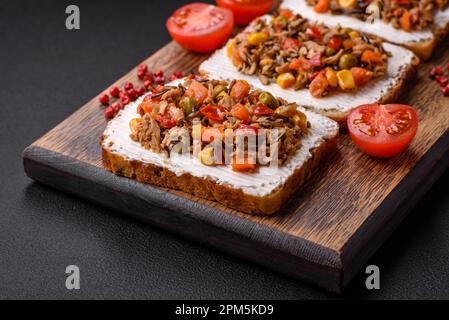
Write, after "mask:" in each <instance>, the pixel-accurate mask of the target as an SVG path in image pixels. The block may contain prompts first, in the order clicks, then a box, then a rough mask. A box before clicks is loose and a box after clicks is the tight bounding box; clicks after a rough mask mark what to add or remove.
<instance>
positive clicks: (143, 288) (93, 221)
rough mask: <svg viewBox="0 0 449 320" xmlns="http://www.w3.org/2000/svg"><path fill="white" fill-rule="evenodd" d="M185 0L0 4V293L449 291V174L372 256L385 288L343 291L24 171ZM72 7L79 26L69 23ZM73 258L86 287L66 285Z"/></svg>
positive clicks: (280, 295) (162, 36)
mask: <svg viewBox="0 0 449 320" xmlns="http://www.w3.org/2000/svg"><path fill="white" fill-rule="evenodd" d="M187 2H189V1H171V0H170V1H169V0H164V1H150V0H146V1H99V0H96V1H93V0H90V1H70V2H68V1H56V0H55V1H18V0H9V1H8V0H2V1H0V122H1V126H0V139H1V147H2V148H1V161H0V173H1V175H0V298H9V299H12V298H20V299H22V298H76V299H81V298H149V299H233V298H239V299H321V298H325V299H326V298H327V299H329V298H340V297H350V298H367V299H404V298H419V299H429V298H446V299H447V298H449V197H448V190H449V172H446V174H444V175H443V176H442V177H441V179H440V180H439V182H438V183H437V184H436V185H435V186H434V188H433V189H432V190H431V191H430V192H429V193H428V194H427V196H426V197H425V198H424V199H423V200H422V201H421V202H420V204H419V205H418V206H417V207H416V209H415V210H414V211H413V212H412V213H411V214H410V216H409V217H408V218H407V219H406V220H405V221H404V222H403V223H402V224H401V226H400V227H399V228H398V229H397V231H396V232H395V233H394V234H393V236H392V237H391V238H390V239H389V240H388V242H387V243H386V244H385V245H384V246H383V247H382V248H381V249H380V250H379V251H378V253H377V254H376V255H375V256H374V257H373V258H372V259H371V261H370V264H376V265H378V266H379V267H380V270H381V290H379V291H368V290H366V289H365V287H364V281H365V274H364V270H362V271H361V272H360V275H359V276H358V277H357V278H356V279H354V281H353V282H352V284H351V285H350V286H349V288H348V290H347V291H346V293H345V295H343V296H337V295H333V294H331V293H328V292H325V291H322V290H320V289H317V288H315V287H311V286H309V285H306V284H303V283H301V282H299V281H296V280H293V279H290V278H287V277H285V276H283V275H280V274H277V273H275V272H271V271H269V270H266V269H263V268H261V267H258V266H256V265H253V264H251V263H247V262H245V261H242V260H239V259H235V258H233V257H230V256H228V255H225V254H222V253H220V252H217V251H214V250H211V249H209V248H207V247H204V246H201V245H198V244H196V243H192V242H189V241H187V240H184V239H182V238H179V237H177V236H175V235H172V234H168V233H165V232H164V231H161V230H159V229H155V228H153V227H151V226H147V225H143V224H141V223H139V222H137V221H134V220H131V219H128V218H126V217H124V216H121V215H120V214H119V213H115V212H111V211H109V210H106V209H103V208H100V207H97V206H94V205H92V204H89V203H86V202H84V201H82V200H79V199H75V198H72V197H70V196H67V195H65V194H63V193H60V192H58V191H55V190H52V189H50V188H47V187H45V186H43V185H40V184H37V183H34V182H32V181H31V180H30V179H28V178H27V177H26V176H25V174H24V172H23V168H22V161H21V152H22V150H23V149H24V148H25V147H26V146H27V145H29V144H31V143H32V142H33V141H34V140H35V139H37V138H38V137H40V136H41V135H43V134H44V133H45V132H47V131H48V130H49V129H51V128H52V127H54V126H55V125H56V124H57V123H58V122H60V121H62V120H63V119H64V118H66V117H67V116H68V115H70V114H71V113H72V112H74V111H75V110H76V109H77V108H78V107H80V106H81V105H83V104H84V103H85V102H87V101H88V100H90V99H91V98H92V97H94V96H96V95H97V94H98V93H99V92H101V91H103V90H104V89H105V88H107V87H108V86H109V85H110V84H111V83H112V82H114V81H115V80H116V79H118V78H119V77H120V76H122V75H123V74H125V73H126V72H127V71H129V69H131V68H132V67H134V66H135V65H136V64H138V63H139V62H140V61H142V60H143V59H145V58H146V57H148V56H149V55H151V54H152V53H153V52H154V51H156V50H157V49H158V48H160V47H161V46H163V45H164V44H166V43H167V42H168V41H169V40H170V39H169V36H168V34H167V32H166V31H165V25H164V23H165V19H166V18H167V16H169V14H170V13H171V12H172V11H173V10H174V9H176V8H177V7H178V6H179V5H181V4H182V3H187ZM69 4H77V5H78V6H79V7H80V10H81V30H79V31H68V30H66V29H65V19H66V14H65V8H66V6H67V5H69ZM93 138H95V137H93ZM154 210H160V209H156V208H155V209H154ZM267 259H270V257H267ZM71 264H75V265H78V266H79V267H80V269H81V290H78V291H68V290H67V289H66V288H65V278H66V274H65V268H66V266H67V265H71Z"/></svg>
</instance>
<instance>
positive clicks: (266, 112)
mask: <svg viewBox="0 0 449 320" xmlns="http://www.w3.org/2000/svg"><path fill="white" fill-rule="evenodd" d="M253 113H254V114H255V115H256V116H271V115H272V114H273V110H272V109H270V108H269V107H267V106H266V105H265V104H263V103H260V102H259V103H258V104H257V105H256V106H255V107H254V109H253Z"/></svg>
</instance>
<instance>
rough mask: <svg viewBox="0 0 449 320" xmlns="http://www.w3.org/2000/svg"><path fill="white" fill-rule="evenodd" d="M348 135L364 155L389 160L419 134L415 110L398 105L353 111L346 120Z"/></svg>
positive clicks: (363, 107) (366, 107)
mask: <svg viewBox="0 0 449 320" xmlns="http://www.w3.org/2000/svg"><path fill="white" fill-rule="evenodd" d="M348 129H349V134H350V136H351V138H352V140H353V141H354V142H355V144H356V145H357V146H358V147H359V148H360V149H361V150H362V151H364V152H366V153H367V154H369V155H371V156H374V157H379V158H390V157H394V156H396V155H398V154H400V153H402V152H403V151H404V150H405V149H406V148H407V147H408V145H409V144H410V143H411V141H412V140H413V138H414V137H415V135H416V132H417V130H418V114H417V113H416V111H415V109H414V108H412V107H410V106H407V105H401V104H388V105H379V104H370V105H362V106H359V107H357V108H355V109H354V110H353V111H352V112H351V114H350V115H349V117H348Z"/></svg>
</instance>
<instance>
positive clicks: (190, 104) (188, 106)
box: [179, 97, 196, 115]
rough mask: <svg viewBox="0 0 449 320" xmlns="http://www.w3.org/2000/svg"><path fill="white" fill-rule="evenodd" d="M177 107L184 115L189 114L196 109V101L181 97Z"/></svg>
mask: <svg viewBox="0 0 449 320" xmlns="http://www.w3.org/2000/svg"><path fill="white" fill-rule="evenodd" d="M179 105H180V106H181V107H182V108H183V109H184V113H185V114H186V115H187V114H190V113H192V111H193V109H195V107H196V101H195V100H194V99H192V98H189V97H183V98H182V99H181V101H179Z"/></svg>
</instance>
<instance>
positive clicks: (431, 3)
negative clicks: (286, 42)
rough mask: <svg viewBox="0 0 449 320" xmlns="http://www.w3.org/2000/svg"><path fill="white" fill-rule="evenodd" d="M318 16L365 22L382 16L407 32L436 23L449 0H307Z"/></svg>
mask: <svg viewBox="0 0 449 320" xmlns="http://www.w3.org/2000/svg"><path fill="white" fill-rule="evenodd" d="M307 3H308V4H309V5H311V6H314V7H315V11H316V12H318V13H325V12H332V13H334V14H349V15H352V16H354V17H356V18H358V19H361V20H363V21H367V20H368V19H370V16H372V14H376V13H377V12H378V13H380V17H379V18H382V19H383V20H384V21H385V22H387V23H391V24H392V25H393V26H394V27H395V28H397V29H403V30H405V31H408V32H409V31H412V30H423V29H425V28H428V27H429V26H431V25H432V24H433V14H434V12H435V10H442V9H445V8H446V7H447V5H448V3H449V1H448V0H307Z"/></svg>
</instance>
